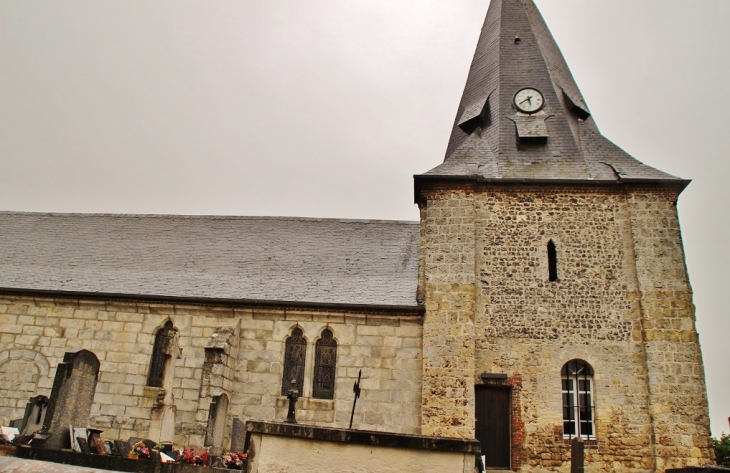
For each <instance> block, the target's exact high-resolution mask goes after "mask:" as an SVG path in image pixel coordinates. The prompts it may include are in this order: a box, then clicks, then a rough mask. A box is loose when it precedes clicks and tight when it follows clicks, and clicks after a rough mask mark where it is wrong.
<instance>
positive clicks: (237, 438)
mask: <svg viewBox="0 0 730 473" xmlns="http://www.w3.org/2000/svg"><path fill="white" fill-rule="evenodd" d="M245 445H246V424H245V423H244V422H243V421H242V420H241V419H239V418H238V417H234V418H233V428H232V429H231V451H232V452H242V451H243V449H244V448H245Z"/></svg>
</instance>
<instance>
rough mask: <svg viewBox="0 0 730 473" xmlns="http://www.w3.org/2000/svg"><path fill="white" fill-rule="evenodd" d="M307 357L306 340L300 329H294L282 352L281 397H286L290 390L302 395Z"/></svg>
mask: <svg viewBox="0 0 730 473" xmlns="http://www.w3.org/2000/svg"><path fill="white" fill-rule="evenodd" d="M306 356H307V339H306V338H304V333H303V332H302V329H301V328H299V327H297V328H295V329H294V330H293V331H292V333H291V336H290V337H289V338H287V339H286V348H285V350H284V375H283V376H282V378H281V395H282V396H286V395H287V393H288V392H289V390H290V389H296V390H297V391H298V393H299V395H300V396H301V395H302V390H303V389H304V364H305V359H306Z"/></svg>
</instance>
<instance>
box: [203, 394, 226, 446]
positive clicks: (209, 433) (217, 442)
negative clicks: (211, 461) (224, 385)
mask: <svg viewBox="0 0 730 473" xmlns="http://www.w3.org/2000/svg"><path fill="white" fill-rule="evenodd" d="M227 418H228V396H227V395H226V394H225V393H223V394H221V395H220V396H213V402H211V403H210V410H209V411H208V427H207V429H206V433H205V445H206V446H209V447H212V448H211V449H210V454H211V455H213V456H219V455H220V454H221V453H223V436H224V433H225V428H226V419H227Z"/></svg>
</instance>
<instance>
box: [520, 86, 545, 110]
mask: <svg viewBox="0 0 730 473" xmlns="http://www.w3.org/2000/svg"><path fill="white" fill-rule="evenodd" d="M513 102H514V104H515V107H517V110H519V111H520V112H523V113H535V112H539V111H540V110H541V109H542V106H543V104H544V103H545V98H544V97H543V96H542V94H541V93H540V91H539V90H537V89H533V88H532V87H525V88H524V89H520V90H518V91H517V93H516V94H515V97H514V99H513Z"/></svg>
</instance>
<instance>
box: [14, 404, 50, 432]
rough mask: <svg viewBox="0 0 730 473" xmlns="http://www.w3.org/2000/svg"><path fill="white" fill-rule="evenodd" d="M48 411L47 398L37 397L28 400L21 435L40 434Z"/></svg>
mask: <svg viewBox="0 0 730 473" xmlns="http://www.w3.org/2000/svg"><path fill="white" fill-rule="evenodd" d="M47 409H48V398H47V397H46V396H43V395H41V396H35V397H32V398H30V399H29V400H28V403H27V404H26V405H25V414H24V415H23V426H22V428H21V429H20V433H22V434H23V435H30V434H31V433H33V432H39V431H40V430H41V429H42V428H43V420H44V419H45V417H46V411H47Z"/></svg>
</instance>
